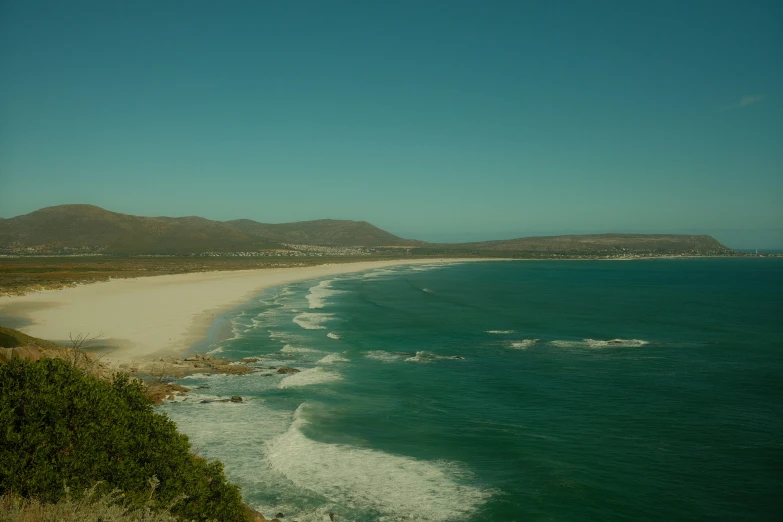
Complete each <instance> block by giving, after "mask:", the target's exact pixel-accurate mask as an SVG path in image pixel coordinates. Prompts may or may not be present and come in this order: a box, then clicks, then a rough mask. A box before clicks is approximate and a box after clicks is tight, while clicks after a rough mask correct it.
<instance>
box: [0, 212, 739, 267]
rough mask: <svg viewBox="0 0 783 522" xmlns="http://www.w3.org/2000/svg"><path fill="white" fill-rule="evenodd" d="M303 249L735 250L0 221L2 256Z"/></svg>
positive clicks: (327, 224)
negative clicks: (17, 254)
mask: <svg viewBox="0 0 783 522" xmlns="http://www.w3.org/2000/svg"><path fill="white" fill-rule="evenodd" d="M303 245H309V246H317V247H331V248H345V247H360V248H365V249H374V250H376V251H377V250H381V251H382V250H384V249H388V250H389V251H390V252H392V251H397V252H398V251H400V250H401V249H403V250H406V251H407V252H410V253H422V254H427V253H441V252H443V253H448V252H453V253H461V254H480V253H482V252H485V253H493V254H495V255H498V254H501V253H510V254H514V253H516V254H520V253H544V254H556V253H562V254H565V255H568V254H596V255H597V254H599V253H607V252H608V253H615V254H616V253H623V252H626V253H629V254H632V253H660V254H688V255H722V254H729V253H732V252H733V251H732V250H730V249H728V248H726V247H725V246H723V245H722V244H720V243H719V242H718V241H716V240H715V239H713V238H712V237H710V236H704V235H683V234H597V235H595V234H594V235H568V236H549V237H528V238H519V239H509V240H499V241H484V242H473V243H428V242H425V241H418V240H413V239H404V238H401V237H398V236H395V235H394V234H391V233H389V232H386V231H385V230H381V229H380V228H378V227H375V226H373V225H371V224H370V223H367V222H366V221H350V220H333V219H321V220H316V221H300V222H295V223H280V224H269V223H259V222H257V221H253V220H250V219H238V220H233V221H213V220H209V219H205V218H201V217H196V216H190V217H180V218H171V217H142V216H132V215H128V214H120V213H117V212H111V211H108V210H105V209H102V208H100V207H96V206H93V205H60V206H55V207H47V208H43V209H40V210H37V211H35V212H32V213H30V214H26V215H23V216H17V217H14V218H9V219H0V253H21V254H24V253H61V254H62V253H101V254H106V255H156V254H157V255H192V254H201V253H206V252H213V253H229V252H259V251H270V250H296V249H299V248H301V247H302V246H303Z"/></svg>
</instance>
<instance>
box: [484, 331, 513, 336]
mask: <svg viewBox="0 0 783 522" xmlns="http://www.w3.org/2000/svg"><path fill="white" fill-rule="evenodd" d="M487 333H488V334H494V335H504V334H512V333H514V330H487Z"/></svg>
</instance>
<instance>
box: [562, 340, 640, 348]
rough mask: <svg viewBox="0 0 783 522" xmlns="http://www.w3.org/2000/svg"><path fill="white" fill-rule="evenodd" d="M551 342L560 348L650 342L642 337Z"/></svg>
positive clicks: (628, 344) (621, 345)
mask: <svg viewBox="0 0 783 522" xmlns="http://www.w3.org/2000/svg"><path fill="white" fill-rule="evenodd" d="M549 344H551V345H552V346H557V347H558V348H634V347H640V346H644V345H646V344H650V343H649V341H643V340H641V339H610V340H608V341H601V340H596V339H583V340H581V341H564V340H556V341H549Z"/></svg>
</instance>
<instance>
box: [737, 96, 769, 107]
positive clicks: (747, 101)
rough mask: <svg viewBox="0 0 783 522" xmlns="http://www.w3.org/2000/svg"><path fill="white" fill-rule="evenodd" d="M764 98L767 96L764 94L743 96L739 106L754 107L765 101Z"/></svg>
mask: <svg viewBox="0 0 783 522" xmlns="http://www.w3.org/2000/svg"><path fill="white" fill-rule="evenodd" d="M764 98H765V96H764V95H763V94H751V95H749V96H743V97H742V99H741V100H740V101H739V106H740V107H747V106H748V105H753V104H754V103H758V102H760V101H764Z"/></svg>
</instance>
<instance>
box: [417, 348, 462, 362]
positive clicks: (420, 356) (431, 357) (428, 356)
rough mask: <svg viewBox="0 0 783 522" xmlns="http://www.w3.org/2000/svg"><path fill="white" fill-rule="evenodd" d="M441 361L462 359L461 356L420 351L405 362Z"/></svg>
mask: <svg viewBox="0 0 783 522" xmlns="http://www.w3.org/2000/svg"><path fill="white" fill-rule="evenodd" d="M441 359H460V360H461V359H464V357H462V356H461V355H438V354H437V353H432V352H425V351H420V352H416V355H414V356H413V357H408V358H407V359H405V362H418V363H428V362H433V361H439V360H441Z"/></svg>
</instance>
